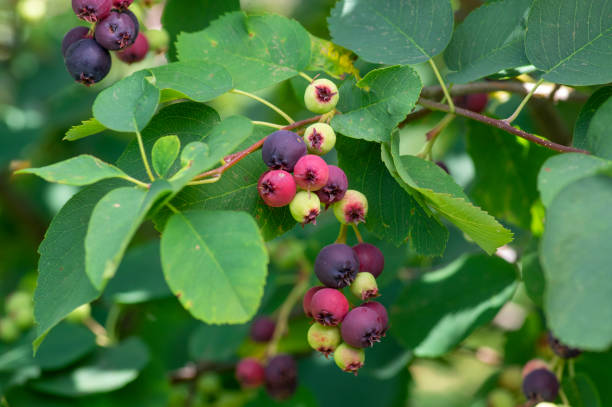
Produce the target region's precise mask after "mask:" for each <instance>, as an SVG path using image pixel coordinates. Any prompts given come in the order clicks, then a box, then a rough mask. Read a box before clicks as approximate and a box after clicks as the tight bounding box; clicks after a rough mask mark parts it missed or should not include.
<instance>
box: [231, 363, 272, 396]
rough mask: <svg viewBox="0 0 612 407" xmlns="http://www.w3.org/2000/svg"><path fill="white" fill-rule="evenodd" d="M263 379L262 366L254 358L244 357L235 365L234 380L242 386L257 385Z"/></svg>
mask: <svg viewBox="0 0 612 407" xmlns="http://www.w3.org/2000/svg"><path fill="white" fill-rule="evenodd" d="M264 379H265V370H264V367H263V366H262V365H261V363H259V361H258V360H257V359H255V358H244V359H242V360H240V362H238V364H237V365H236V380H238V382H240V384H241V385H242V387H244V388H247V389H250V388H254V387H259V386H261V385H262V384H263V382H264Z"/></svg>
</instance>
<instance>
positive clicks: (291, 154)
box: [261, 130, 306, 172]
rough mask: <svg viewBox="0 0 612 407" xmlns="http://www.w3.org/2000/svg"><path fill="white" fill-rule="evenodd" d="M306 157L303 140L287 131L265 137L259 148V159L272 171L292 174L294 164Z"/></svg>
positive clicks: (276, 132)
mask: <svg viewBox="0 0 612 407" xmlns="http://www.w3.org/2000/svg"><path fill="white" fill-rule="evenodd" d="M303 155H306V144H304V140H302V138H301V137H300V136H298V135H297V134H295V133H294V132H291V131H289V130H279V131H275V132H274V133H272V134H270V135H269V136H268V137H266V140H265V141H264V143H263V146H262V148H261V157H262V158H263V161H264V163H266V165H267V166H268V167H270V168H271V169H274V170H279V169H281V170H285V171H288V172H293V167H295V163H297V161H298V160H299V159H300V158H301V157H302V156H303Z"/></svg>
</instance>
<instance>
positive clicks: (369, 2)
mask: <svg viewBox="0 0 612 407" xmlns="http://www.w3.org/2000/svg"><path fill="white" fill-rule="evenodd" d="M328 24H329V31H330V33H331V36H332V40H333V41H334V42H335V43H336V44H339V45H342V46H343V47H346V48H348V49H350V50H352V51H354V52H355V53H356V54H357V55H359V56H360V57H361V58H363V59H365V60H367V61H370V62H376V63H380V64H388V65H392V64H417V63H419V62H424V61H427V60H428V59H430V58H432V57H433V56H435V55H438V54H439V53H441V52H442V51H444V48H446V45H448V42H449V41H450V39H451V35H452V33H453V10H452V7H451V4H450V1H448V0H343V1H339V2H338V3H336V6H335V7H334V9H332V11H331V16H330V17H329V19H328Z"/></svg>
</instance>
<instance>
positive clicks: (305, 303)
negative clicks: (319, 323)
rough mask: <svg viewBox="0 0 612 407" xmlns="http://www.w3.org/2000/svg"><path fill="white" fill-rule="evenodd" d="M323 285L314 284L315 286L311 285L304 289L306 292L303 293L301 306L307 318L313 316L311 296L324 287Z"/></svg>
mask: <svg viewBox="0 0 612 407" xmlns="http://www.w3.org/2000/svg"><path fill="white" fill-rule="evenodd" d="M324 288H325V287H322V286H316V287H311V288H310V289H309V290H308V291H306V294H304V299H303V300H302V308H303V309H304V314H306V316H307V317H308V318H314V316H313V315H312V307H311V304H312V297H313V296H314V295H315V294H316V293H317V292H318V291H319V290H322V289H324Z"/></svg>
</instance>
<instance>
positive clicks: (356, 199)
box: [333, 189, 368, 225]
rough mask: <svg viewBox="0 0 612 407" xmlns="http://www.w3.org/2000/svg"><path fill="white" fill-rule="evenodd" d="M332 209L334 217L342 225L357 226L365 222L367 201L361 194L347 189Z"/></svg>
mask: <svg viewBox="0 0 612 407" xmlns="http://www.w3.org/2000/svg"><path fill="white" fill-rule="evenodd" d="M333 208H334V215H336V218H337V219H338V221H339V222H340V223H342V224H343V225H347V224H351V223H352V224H358V223H361V222H365V218H366V216H367V215H368V200H367V198H366V197H365V195H364V194H362V193H361V192H359V191H355V190H354V189H349V190H348V191H346V193H345V194H344V197H343V198H342V199H341V200H340V201H338V202H336V203H335V204H334V205H333Z"/></svg>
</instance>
